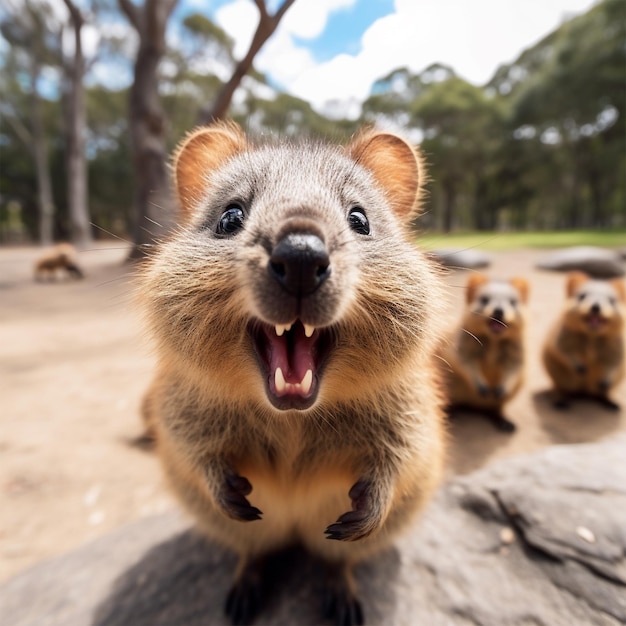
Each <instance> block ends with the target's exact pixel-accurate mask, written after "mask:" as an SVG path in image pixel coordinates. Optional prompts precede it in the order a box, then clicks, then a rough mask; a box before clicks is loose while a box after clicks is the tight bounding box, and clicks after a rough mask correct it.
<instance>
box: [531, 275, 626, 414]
mask: <svg viewBox="0 0 626 626" xmlns="http://www.w3.org/2000/svg"><path fill="white" fill-rule="evenodd" d="M566 291H567V300H566V302H565V308H564V311H563V313H562V314H561V316H560V318H559V319H558V321H557V322H556V324H555V326H554V328H553V329H552V330H551V331H550V333H549V334H548V337H547V339H546V342H545V345H544V349H543V362H544V365H545V367H546V370H547V372H548V374H549V375H550V378H551V379H552V384H553V387H554V396H555V398H554V399H555V404H556V406H558V407H559V408H566V407H567V406H569V402H570V400H571V399H572V398H574V397H576V396H587V397H589V398H592V399H596V400H598V401H599V402H600V403H601V404H603V405H604V406H605V407H606V408H608V409H612V410H619V408H620V407H619V405H618V404H617V403H616V402H614V401H613V400H611V398H610V397H609V393H610V391H611V390H612V389H613V388H614V387H615V386H616V385H617V384H618V383H619V382H620V381H621V380H622V378H623V377H624V369H625V367H624V312H625V308H626V287H625V285H624V281H623V280H620V279H615V280H611V281H606V280H593V279H592V278H591V277H589V276H587V275H586V274H583V273H582V272H572V273H571V274H570V275H569V276H568V279H567V282H566Z"/></svg>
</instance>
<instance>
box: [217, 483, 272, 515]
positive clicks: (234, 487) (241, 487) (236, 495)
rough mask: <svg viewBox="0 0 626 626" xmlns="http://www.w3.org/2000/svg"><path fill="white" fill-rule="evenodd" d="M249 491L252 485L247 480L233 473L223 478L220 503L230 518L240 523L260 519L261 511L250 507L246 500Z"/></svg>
mask: <svg viewBox="0 0 626 626" xmlns="http://www.w3.org/2000/svg"><path fill="white" fill-rule="evenodd" d="M251 491H252V485H251V484H250V481H249V480H248V479H247V478H244V477H243V476H237V474H234V473H233V474H227V475H226V476H225V481H224V486H223V488H222V493H221V494H220V495H221V497H220V503H221V505H222V507H223V508H224V510H225V511H226V513H227V514H228V515H229V516H230V517H232V518H233V519H236V520H239V521H242V522H252V521H254V520H258V519H261V515H262V514H263V513H262V512H261V510H260V509H257V507H255V506H252V505H251V504H250V502H248V499H247V498H246V496H247V495H248V494H249V493H250V492H251Z"/></svg>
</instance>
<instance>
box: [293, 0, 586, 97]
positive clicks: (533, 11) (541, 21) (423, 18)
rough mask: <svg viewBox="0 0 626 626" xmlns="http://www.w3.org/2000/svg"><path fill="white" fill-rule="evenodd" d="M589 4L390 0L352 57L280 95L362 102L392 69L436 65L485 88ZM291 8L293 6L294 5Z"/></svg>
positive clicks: (576, 0)
mask: <svg viewBox="0 0 626 626" xmlns="http://www.w3.org/2000/svg"><path fill="white" fill-rule="evenodd" d="M592 4H593V2H592V0H525V2H517V0H474V1H473V2H467V0H420V1H419V2H416V1H415V0H396V2H395V12H394V13H392V14H390V15H387V16H385V17H383V18H381V19H379V20H377V21H376V22H375V23H374V24H372V26H371V27H370V28H369V29H368V30H367V31H366V32H365V33H364V35H363V37H362V40H361V44H362V49H361V51H360V52H359V53H358V54H357V55H348V54H340V55H338V56H336V57H335V58H333V59H331V60H330V61H328V62H326V63H322V64H319V65H315V64H310V65H309V66H308V67H303V68H302V70H301V71H300V72H298V73H297V74H294V78H293V80H285V81H284V83H283V84H284V85H285V87H286V89H287V90H288V91H289V92H291V93H293V94H294V95H297V96H299V97H301V98H304V99H306V100H309V101H311V102H312V103H313V104H314V105H315V106H316V107H317V108H318V109H321V108H322V107H323V106H324V103H325V102H326V101H328V100H332V99H348V98H357V99H360V100H362V99H364V98H366V97H367V95H368V94H369V91H370V88H371V85H372V83H373V82H374V81H375V80H376V79H377V78H380V77H381V76H383V75H385V74H387V73H388V72H390V71H392V70H394V69H396V68H398V67H403V66H406V67H409V69H411V70H412V71H415V72H417V71H420V70H422V69H423V68H425V67H426V66H428V65H430V64H431V63H434V62H442V63H445V64H448V65H451V66H452V67H453V68H454V69H455V71H456V72H457V73H458V74H460V75H461V76H462V77H463V78H465V79H467V80H469V81H471V82H473V83H475V84H484V83H485V82H486V81H487V80H489V78H490V77H491V76H492V74H493V72H494V71H495V69H496V68H497V66H498V65H500V64H501V63H504V62H509V61H512V60H513V59H514V58H515V57H516V56H517V55H518V54H519V53H520V52H521V50H522V49H524V48H526V47H529V46H531V45H532V44H534V43H536V42H537V41H538V40H539V39H540V38H541V37H543V36H544V35H546V34H547V33H548V32H550V31H551V30H552V29H554V28H556V27H557V26H559V24H560V23H561V22H562V21H563V19H564V18H566V17H568V16H571V15H572V14H577V13H581V12H583V11H585V10H587V9H588V8H590V7H591V6H592ZM294 6H295V5H294Z"/></svg>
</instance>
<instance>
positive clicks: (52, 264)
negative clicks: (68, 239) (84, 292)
mask: <svg viewBox="0 0 626 626" xmlns="http://www.w3.org/2000/svg"><path fill="white" fill-rule="evenodd" d="M77 256H78V255H77V254H76V249H75V248H74V246H73V245H72V244H71V243H59V244H57V245H56V246H52V247H51V248H49V249H48V250H46V251H45V252H44V253H43V254H42V255H41V256H40V257H39V258H38V259H37V260H36V261H35V280H37V281H42V280H44V279H45V278H49V279H52V278H55V276H56V275H57V270H62V271H63V272H65V273H66V274H67V275H68V276H72V277H73V278H84V274H83V272H82V270H81V269H80V267H79V266H78V263H77V262H76V259H77Z"/></svg>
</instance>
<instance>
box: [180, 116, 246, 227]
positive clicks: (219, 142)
mask: <svg viewBox="0 0 626 626" xmlns="http://www.w3.org/2000/svg"><path fill="white" fill-rule="evenodd" d="M245 147H246V138H245V136H244V134H243V131H242V130H241V128H240V127H239V126H237V124H235V123H232V122H231V123H218V124H214V125H212V126H204V127H201V128H197V129H195V130H193V131H191V132H190V133H189V134H188V135H187V136H186V137H185V138H184V139H183V140H182V141H181V142H180V144H179V145H178V148H177V149H176V151H175V152H174V157H173V165H174V183H175V185H176V193H177V194H178V201H179V202H180V206H181V209H182V211H183V213H184V214H185V215H189V213H190V212H191V210H192V208H193V207H194V206H195V205H196V204H197V203H198V201H199V200H200V199H201V198H202V195H203V193H204V192H205V191H206V189H207V187H208V186H209V184H210V177H211V174H212V172H214V171H215V170H217V169H219V168H220V167H221V166H222V165H224V163H226V161H227V160H228V159H229V158H230V157H232V156H234V155H235V154H237V153H238V152H241V151H242V150H244V149H245Z"/></svg>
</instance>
